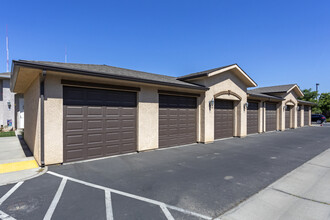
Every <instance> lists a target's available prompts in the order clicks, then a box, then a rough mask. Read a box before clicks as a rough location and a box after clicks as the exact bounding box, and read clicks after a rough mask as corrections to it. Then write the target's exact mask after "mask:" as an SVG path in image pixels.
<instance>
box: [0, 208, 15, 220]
mask: <svg viewBox="0 0 330 220" xmlns="http://www.w3.org/2000/svg"><path fill="white" fill-rule="evenodd" d="M0 219H1V220H16V219H15V218H13V217H11V216H9V215H7V214H6V213H4V212H3V211H1V210H0Z"/></svg>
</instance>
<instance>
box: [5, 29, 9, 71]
mask: <svg viewBox="0 0 330 220" xmlns="http://www.w3.org/2000/svg"><path fill="white" fill-rule="evenodd" d="M6 51H7V72H9V48H8V25H6Z"/></svg>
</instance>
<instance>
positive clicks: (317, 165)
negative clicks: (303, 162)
mask: <svg viewBox="0 0 330 220" xmlns="http://www.w3.org/2000/svg"><path fill="white" fill-rule="evenodd" d="M307 164H310V165H313V166H318V167H323V168H330V167H328V166H323V165H319V164H315V163H307Z"/></svg>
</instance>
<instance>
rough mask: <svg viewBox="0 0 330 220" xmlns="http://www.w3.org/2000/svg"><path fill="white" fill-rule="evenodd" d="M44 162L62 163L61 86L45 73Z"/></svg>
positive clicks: (56, 79) (53, 77) (50, 75)
mask: <svg viewBox="0 0 330 220" xmlns="http://www.w3.org/2000/svg"><path fill="white" fill-rule="evenodd" d="M44 110H45V111H44V117H45V118H44V120H45V131H44V132H45V164H46V165H49V164H57V163H63V86H62V84H61V79H60V78H59V77H56V76H54V75H52V74H47V76H46V80H45V101H44Z"/></svg>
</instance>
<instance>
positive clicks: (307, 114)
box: [304, 106, 309, 125]
mask: <svg viewBox="0 0 330 220" xmlns="http://www.w3.org/2000/svg"><path fill="white" fill-rule="evenodd" d="M304 125H309V106H304Z"/></svg>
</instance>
